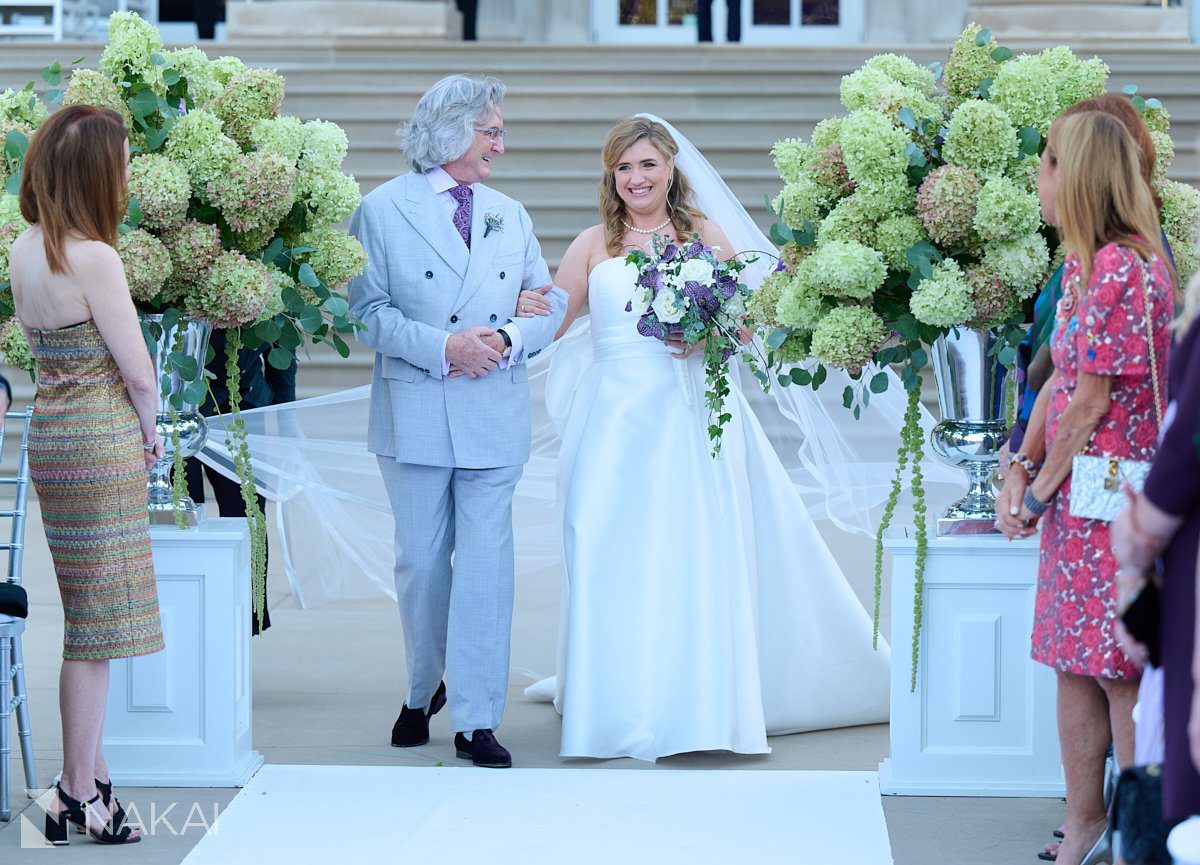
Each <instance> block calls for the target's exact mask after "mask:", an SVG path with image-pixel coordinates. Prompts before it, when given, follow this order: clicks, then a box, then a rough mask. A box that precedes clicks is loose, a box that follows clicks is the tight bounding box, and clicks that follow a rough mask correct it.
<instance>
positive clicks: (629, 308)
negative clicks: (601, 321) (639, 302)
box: [625, 300, 633, 312]
mask: <svg viewBox="0 0 1200 865" xmlns="http://www.w3.org/2000/svg"><path fill="white" fill-rule="evenodd" d="M625 311H626V312H633V301H632V300H631V301H629V303H627V304H625Z"/></svg>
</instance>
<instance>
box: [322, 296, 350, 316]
mask: <svg viewBox="0 0 1200 865" xmlns="http://www.w3.org/2000/svg"><path fill="white" fill-rule="evenodd" d="M321 306H323V307H325V309H327V310H328V311H329V314H330V315H332V316H333V317H334V318H340V317H342V316H344V315H345V314H346V313H348V312H349V311H350V304H348V303H347V302H346V298H344V297H342V296H341V295H337V294H335V295H333V296H332V297H330V298H328V299H327V300H326V301H325V302H324V303H323V304H321Z"/></svg>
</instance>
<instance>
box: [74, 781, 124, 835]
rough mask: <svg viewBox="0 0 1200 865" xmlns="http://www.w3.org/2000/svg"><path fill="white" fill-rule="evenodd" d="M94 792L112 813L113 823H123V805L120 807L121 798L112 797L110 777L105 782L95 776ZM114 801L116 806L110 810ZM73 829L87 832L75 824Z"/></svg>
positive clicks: (84, 833) (82, 832) (80, 832)
mask: <svg viewBox="0 0 1200 865" xmlns="http://www.w3.org/2000/svg"><path fill="white" fill-rule="evenodd" d="M96 792H98V793H99V794H100V804H102V805H103V806H104V807H105V808H109V809H110V813H111V814H112V822H113V824H114V825H116V826H121V825H123V824H124V823H125V809H124V808H123V807H121V800H120V799H114V797H113V785H112V779H111V778H110V779H109V780H108V783H107V784H106V783H104V782H103V781H101V780H100V779H99V778H97V779H96ZM114 801H115V802H116V803H117V807H116V810H111V805H112V803H113V802H114ZM75 831H76V832H78V833H79V834H80V835H86V834H87V833H86V832H85V831H84V829H83V827H82V826H76V827H75Z"/></svg>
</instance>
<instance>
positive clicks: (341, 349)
mask: <svg viewBox="0 0 1200 865" xmlns="http://www.w3.org/2000/svg"><path fill="white" fill-rule="evenodd" d="M331 337H332V339H333V347H334V348H335V349H337V353H338V354H340V355H341V356H342V357H349V356H350V346H348V345H346V340H344V339H342V338H341V337H340V336H338V335H337V334H336V333H334V334H331ZM754 374H755V375H757V376H758V377H759V380H760V381H761V382H762V383H763V384H766V383H767V376H766V374H765V373H763V372H762V371H761V370H757V369H756V370H755V371H754Z"/></svg>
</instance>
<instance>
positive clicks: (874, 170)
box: [840, 109, 910, 187]
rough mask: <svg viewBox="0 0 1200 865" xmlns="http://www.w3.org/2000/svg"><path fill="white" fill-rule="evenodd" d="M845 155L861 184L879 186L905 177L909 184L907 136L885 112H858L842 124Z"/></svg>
mask: <svg viewBox="0 0 1200 865" xmlns="http://www.w3.org/2000/svg"><path fill="white" fill-rule="evenodd" d="M840 143H841V145H842V158H843V159H844V160H845V163H846V171H848V172H849V174H850V179H851V180H853V181H854V182H855V184H857V185H858V186H874V187H880V186H883V185H884V184H886V183H888V182H893V181H895V180H897V179H903V180H904V182H905V183H906V184H907V182H908V181H907V174H906V172H907V169H908V145H909V143H910V141H909V138H908V136H907V135H906V134H905V133H904V131H903V130H901V129H898V128H896V126H895V125H894V124H893V123H892V121H891V120H890V119H889V118H888V117H887V116H886V115H884V114H881V113H880V112H878V111H872V110H870V109H862V110H859V111H855V112H854V113H852V114H851V115H850V116H849V117H847V118H846V119H845V121H844V122H843V123H842V134H841V140H840Z"/></svg>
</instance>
